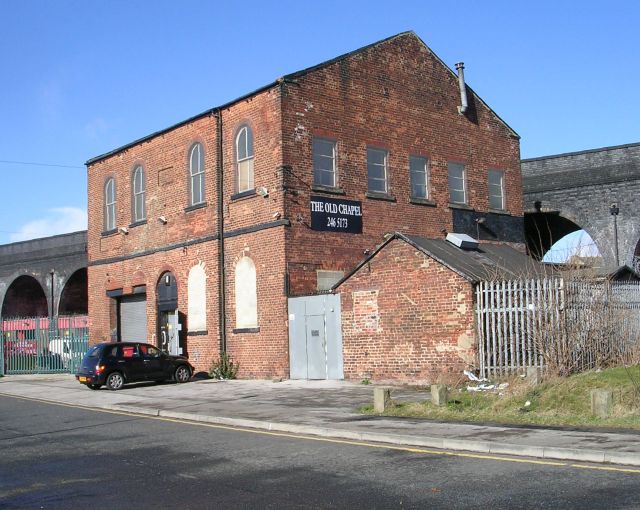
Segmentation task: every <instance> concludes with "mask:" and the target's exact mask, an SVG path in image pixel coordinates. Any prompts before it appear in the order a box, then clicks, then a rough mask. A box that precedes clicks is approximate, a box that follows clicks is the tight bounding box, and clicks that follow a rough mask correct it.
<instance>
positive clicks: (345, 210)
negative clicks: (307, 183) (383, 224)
mask: <svg viewBox="0 0 640 510" xmlns="http://www.w3.org/2000/svg"><path fill="white" fill-rule="evenodd" d="M311 229H312V230H325V231H329V232H345V233H348V234H362V202H357V201H355V200H340V199H336V198H328V197H320V196H312V197H311Z"/></svg>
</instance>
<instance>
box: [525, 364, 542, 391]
mask: <svg viewBox="0 0 640 510" xmlns="http://www.w3.org/2000/svg"><path fill="white" fill-rule="evenodd" d="M525 378H526V380H527V382H528V383H529V384H530V385H531V386H537V385H538V384H540V383H541V382H542V369H541V368H540V367H527V372H526V377H525Z"/></svg>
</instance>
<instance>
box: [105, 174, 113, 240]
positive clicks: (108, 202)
mask: <svg viewBox="0 0 640 510" xmlns="http://www.w3.org/2000/svg"><path fill="white" fill-rule="evenodd" d="M115 228H116V181H115V179H114V178H113V177H110V178H109V179H107V182H105V183H104V230H105V232H108V231H110V230H115Z"/></svg>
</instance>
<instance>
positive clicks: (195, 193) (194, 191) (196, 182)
mask: <svg viewBox="0 0 640 510" xmlns="http://www.w3.org/2000/svg"><path fill="white" fill-rule="evenodd" d="M189 179H190V180H189V191H190V198H189V201H190V202H189V205H197V204H201V203H203V202H204V155H203V154H202V145H200V144H199V143H196V144H194V145H193V147H191V151H190V152H189Z"/></svg>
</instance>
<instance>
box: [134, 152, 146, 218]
mask: <svg viewBox="0 0 640 510" xmlns="http://www.w3.org/2000/svg"><path fill="white" fill-rule="evenodd" d="M132 189H133V222H134V223H135V222H136V221H142V220H144V219H145V218H146V217H147V213H146V211H145V203H144V197H145V182H144V168H142V166H141V165H138V166H137V167H136V168H135V169H134V170H133V186H132Z"/></svg>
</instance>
